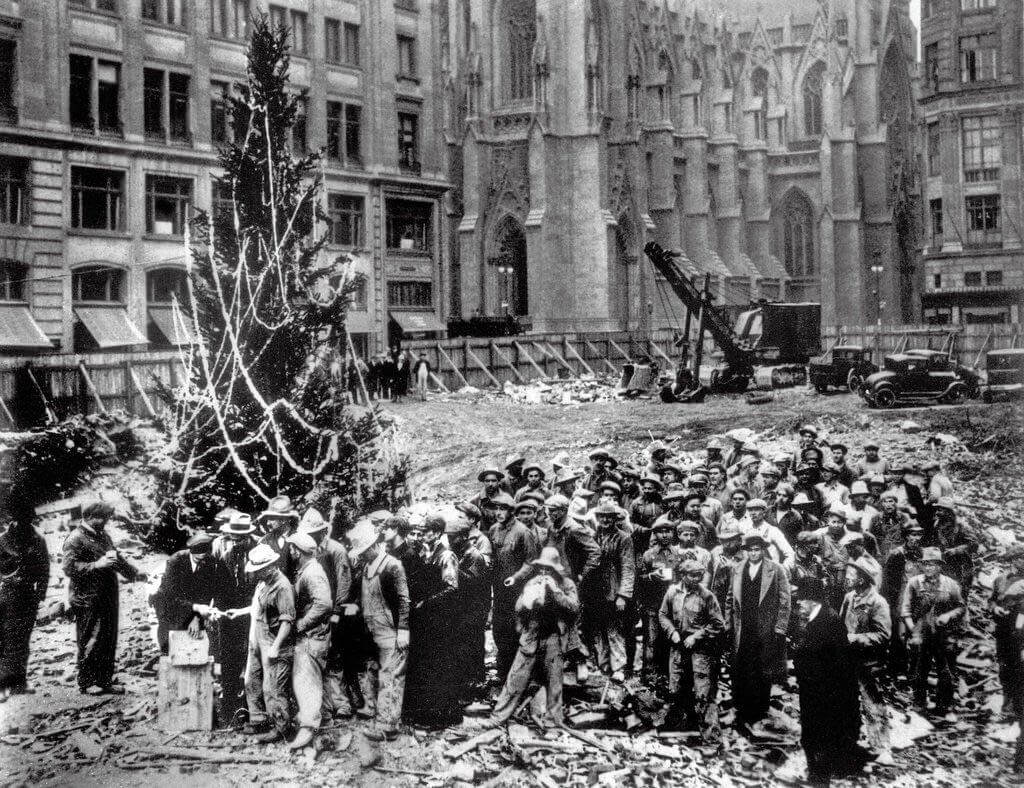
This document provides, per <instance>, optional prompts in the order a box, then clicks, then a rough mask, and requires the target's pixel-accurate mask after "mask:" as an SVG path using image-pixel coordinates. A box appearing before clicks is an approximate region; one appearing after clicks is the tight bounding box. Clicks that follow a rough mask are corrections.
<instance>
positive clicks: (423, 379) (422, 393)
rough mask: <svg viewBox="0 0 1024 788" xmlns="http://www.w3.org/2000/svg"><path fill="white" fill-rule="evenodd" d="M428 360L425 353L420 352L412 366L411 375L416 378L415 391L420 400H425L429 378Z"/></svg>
mask: <svg viewBox="0 0 1024 788" xmlns="http://www.w3.org/2000/svg"><path fill="white" fill-rule="evenodd" d="M432 371H433V370H431V368H430V362H429V361H427V354H426V353H420V357H419V360H418V361H417V362H416V364H415V365H414V366H413V368H412V374H413V377H415V378H416V393H417V394H418V395H419V398H420V400H421V401H423V402H426V401H427V383H428V382H429V380H430V373H431V372H432Z"/></svg>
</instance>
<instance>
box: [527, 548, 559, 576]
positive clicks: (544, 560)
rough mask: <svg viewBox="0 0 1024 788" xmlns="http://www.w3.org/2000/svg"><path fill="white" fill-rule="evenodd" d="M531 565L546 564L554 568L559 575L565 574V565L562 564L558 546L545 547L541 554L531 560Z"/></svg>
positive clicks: (549, 567)
mask: <svg viewBox="0 0 1024 788" xmlns="http://www.w3.org/2000/svg"><path fill="white" fill-rule="evenodd" d="M530 565H531V566H546V567H547V568H548V569H553V570H554V571H556V572H557V573H558V574H559V575H564V574H565V567H564V566H562V560H561V558H560V557H559V555H558V548H557V547H545V548H544V549H543V550H541V551H540V556H538V557H537V558H535V559H534V560H533V561H531V562H530Z"/></svg>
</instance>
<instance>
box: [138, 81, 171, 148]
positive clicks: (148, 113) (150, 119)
mask: <svg viewBox="0 0 1024 788" xmlns="http://www.w3.org/2000/svg"><path fill="white" fill-rule="evenodd" d="M142 118H143V128H144V129H145V132H146V136H147V137H149V138H150V139H161V140H162V139H163V138H164V136H165V130H164V72H163V71H160V70H159V69H155V68H146V69H143V70H142Z"/></svg>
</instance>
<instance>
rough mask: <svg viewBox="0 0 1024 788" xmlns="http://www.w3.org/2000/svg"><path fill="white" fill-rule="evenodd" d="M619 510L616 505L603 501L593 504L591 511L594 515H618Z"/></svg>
mask: <svg viewBox="0 0 1024 788" xmlns="http://www.w3.org/2000/svg"><path fill="white" fill-rule="evenodd" d="M620 511H621V510H620V509H619V507H618V506H616V505H615V504H613V503H609V502H608V501H605V502H604V503H602V504H599V505H598V506H595V507H594V510H593V513H594V516H595V517H618V516H619V512H620Z"/></svg>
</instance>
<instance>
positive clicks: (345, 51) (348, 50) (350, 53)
mask: <svg viewBox="0 0 1024 788" xmlns="http://www.w3.org/2000/svg"><path fill="white" fill-rule="evenodd" d="M342 34H343V36H344V38H343V39H342V43H343V46H342V58H343V60H342V62H344V63H345V65H346V66H358V65H359V25H357V24H354V23H352V22H346V23H345V24H344V25H343V27H342Z"/></svg>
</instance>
